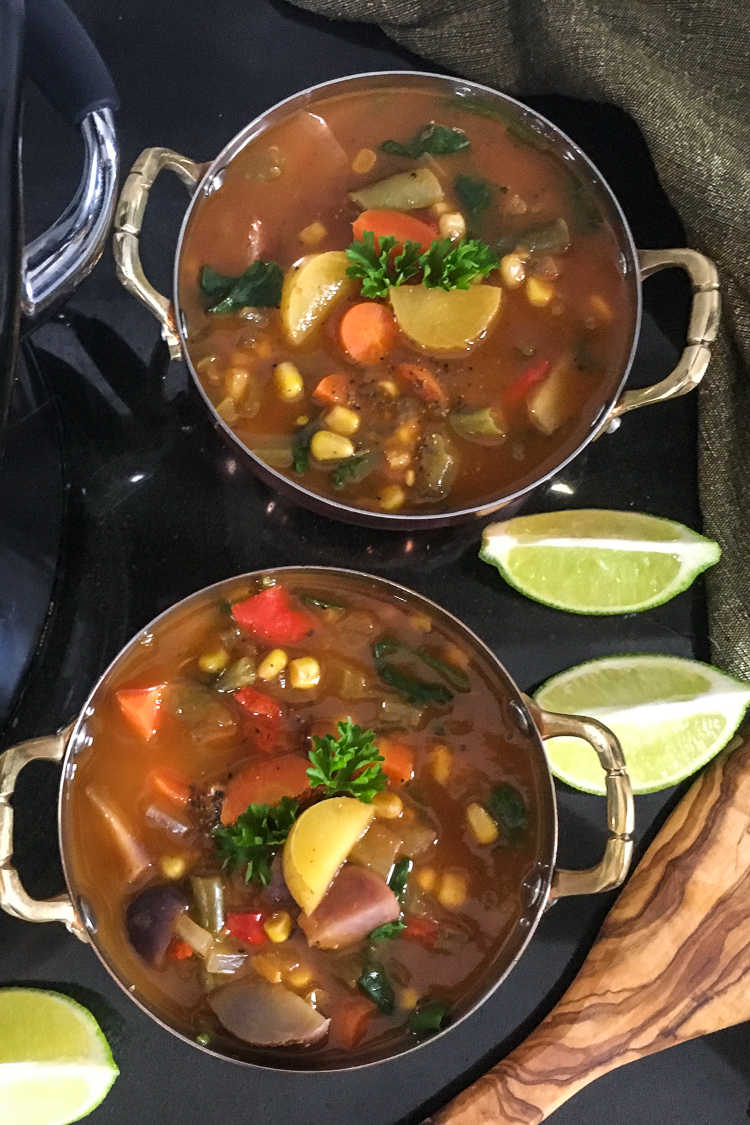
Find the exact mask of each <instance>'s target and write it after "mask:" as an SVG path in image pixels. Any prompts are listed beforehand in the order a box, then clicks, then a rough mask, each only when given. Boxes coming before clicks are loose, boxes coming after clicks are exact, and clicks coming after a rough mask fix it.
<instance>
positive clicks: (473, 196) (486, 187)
mask: <svg viewBox="0 0 750 1125" xmlns="http://www.w3.org/2000/svg"><path fill="white" fill-rule="evenodd" d="M454 186H455V189H456V195H457V196H458V198H459V200H460V201H461V206H462V207H463V208H464V210H465V211H466V213H467V215H468V216H469V218H470V219H474V220H476V219H478V218H479V216H480V215H481V214H482V212H483V211H486V210H487V208H488V207H489V205H490V203H491V202H492V194H493V193H492V185H491V184H489V183H487V181H486V180H479V179H474V177H473V176H465V175H463V174H462V175H460V176H456V179H455V183H454Z"/></svg>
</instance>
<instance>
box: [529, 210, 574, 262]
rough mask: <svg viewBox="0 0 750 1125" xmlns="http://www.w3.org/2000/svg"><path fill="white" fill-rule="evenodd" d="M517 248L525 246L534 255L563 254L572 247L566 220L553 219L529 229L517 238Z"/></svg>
mask: <svg viewBox="0 0 750 1125" xmlns="http://www.w3.org/2000/svg"><path fill="white" fill-rule="evenodd" d="M515 244H516V246H523V247H525V248H526V249H527V250H530V251H531V253H532V254H561V253H562V252H563V251H564V250H567V249H568V247H569V246H570V231H569V229H568V224H567V223H566V222H565V219H553V220H552V221H551V222H549V223H540V224H539V225H538V226H535V227H529V228H528V229H527V230H524V231H522V232H521V233H520V234H519V235H518V236H517V237H516V243H515Z"/></svg>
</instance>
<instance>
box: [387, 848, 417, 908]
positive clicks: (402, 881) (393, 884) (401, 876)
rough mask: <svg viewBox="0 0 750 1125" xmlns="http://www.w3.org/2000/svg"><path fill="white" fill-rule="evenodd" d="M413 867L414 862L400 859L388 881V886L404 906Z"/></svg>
mask: <svg viewBox="0 0 750 1125" xmlns="http://www.w3.org/2000/svg"><path fill="white" fill-rule="evenodd" d="M413 866H414V861H413V860H411V859H400V860H399V861H398V863H396V864H394V866H393V871H391V877H390V879H389V880H388V886H389V887H390V888H391V890H392V891H393V893H394V895H395V896H396V898H397V899H398V901H399V902H400V903H401V905H402V906H403V905H404V897H405V895H406V884H407V883H408V882H409V876H410V874H411V869H412V867H413Z"/></svg>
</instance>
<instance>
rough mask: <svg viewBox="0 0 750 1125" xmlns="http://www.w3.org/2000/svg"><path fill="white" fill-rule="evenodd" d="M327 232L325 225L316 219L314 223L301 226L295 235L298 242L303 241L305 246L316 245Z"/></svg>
mask: <svg viewBox="0 0 750 1125" xmlns="http://www.w3.org/2000/svg"><path fill="white" fill-rule="evenodd" d="M327 234H328V230H327V229H326V227H324V226H323V224H322V223H321V222H319V221H318V220H317V219H316V220H315V222H314V223H310V224H309V226H306V227H303V228H302V230H301V231H300V232H299V234H298V235H297V238H298V239H299V240H300V242H303V243H304V244H305V246H317V245H318V243H319V242H322V241H323V239H324V238H325V236H326V235H327Z"/></svg>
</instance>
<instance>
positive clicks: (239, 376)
mask: <svg viewBox="0 0 750 1125" xmlns="http://www.w3.org/2000/svg"><path fill="white" fill-rule="evenodd" d="M249 382H250V372H249V371H248V370H247V368H246V367H230V368H229V370H228V371H227V373H226V375H225V376H224V386H225V387H226V390H227V394H228V395H229V397H230V398H231V399H232V401H233V402H235V403H239V402H240V401H241V399H242V398H243V396H244V394H245V391H246V390H247V386H248V383H249Z"/></svg>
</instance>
